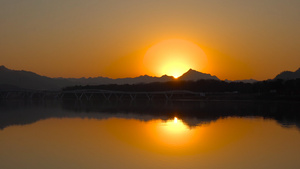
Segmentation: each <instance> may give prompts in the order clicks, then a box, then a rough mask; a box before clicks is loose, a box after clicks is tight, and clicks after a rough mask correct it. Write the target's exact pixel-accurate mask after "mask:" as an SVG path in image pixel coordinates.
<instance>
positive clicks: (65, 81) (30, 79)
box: [0, 66, 219, 90]
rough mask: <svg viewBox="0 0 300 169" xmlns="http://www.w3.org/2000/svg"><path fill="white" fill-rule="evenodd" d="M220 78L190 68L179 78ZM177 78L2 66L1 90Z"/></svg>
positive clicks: (164, 80)
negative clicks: (46, 72)
mask: <svg viewBox="0 0 300 169" xmlns="http://www.w3.org/2000/svg"><path fill="white" fill-rule="evenodd" d="M199 79H213V80H219V79H218V78H217V77H216V76H212V75H210V74H205V73H201V72H198V71H195V70H192V69H190V70H189V71H187V72H186V73H184V74H183V75H182V76H181V77H179V78H178V80H199ZM173 80H177V79H175V78H174V77H173V76H167V75H163V76H161V77H152V76H148V75H143V76H139V77H135V78H118V79H111V78H108V77H101V76H99V77H94V78H91V77H90V78H50V77H46V76H41V75H38V74H36V73H34V72H30V71H24V70H11V69H8V68H6V67H5V66H0V90H18V89H37V90H60V89H61V88H63V87H67V86H75V85H100V84H136V83H151V82H167V81H173Z"/></svg>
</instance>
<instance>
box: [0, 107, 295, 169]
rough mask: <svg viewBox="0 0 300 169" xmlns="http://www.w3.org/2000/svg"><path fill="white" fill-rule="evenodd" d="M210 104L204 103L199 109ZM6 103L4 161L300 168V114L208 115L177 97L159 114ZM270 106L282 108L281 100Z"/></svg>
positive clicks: (8, 167)
mask: <svg viewBox="0 0 300 169" xmlns="http://www.w3.org/2000/svg"><path fill="white" fill-rule="evenodd" d="M199 104H200V103H198V102H197V103H193V105H199ZM209 104H210V103H207V104H204V106H203V105H201V106H200V107H202V109H201V108H199V107H198V111H199V114H201V111H204V110H206V109H210V107H209V106H208V107H207V106H206V105H209ZM221 104H224V103H221ZM233 104H235V105H238V104H237V103H233ZM278 104H279V103H276V104H274V105H277V106H278ZM0 105H1V108H0V111H1V113H0V116H1V119H2V120H0V124H1V130H0V150H1V151H0V168H1V169H14V168H16V169H18V168H30V169H38V168H39V169H40V168H51V169H53V168H63V169H67V168H72V169H74V168H80V169H82V168H87V169H88V168H228V169H229V168H230V169H232V168H237V169H240V168H249V169H250V168H251V169H252V168H300V160H299V157H300V130H299V128H298V127H297V123H295V121H296V122H297V120H298V119H296V120H294V121H292V122H290V120H288V121H285V122H282V120H278V119H276V118H266V116H258V115H255V116H249V115H248V114H246V115H244V114H243V115H230V116H223V115H220V114H219V115H216V114H215V116H214V117H211V116H207V115H206V114H201V115H200V116H203V118H201V117H199V115H198V116H197V115H195V113H192V114H190V115H188V116H184V115H182V113H181V112H178V111H176V110H182V112H183V113H186V112H185V111H188V110H185V109H184V108H182V109H179V108H178V107H176V106H174V105H171V106H165V105H164V106H162V107H161V108H158V107H155V108H154V109H153V110H155V111H159V110H161V111H160V112H159V113H158V114H155V115H153V113H149V112H148V113H145V112H141V113H137V112H139V111H141V110H142V109H140V108H138V109H137V108H136V107H134V106H133V107H131V108H130V107H129V108H124V107H122V106H119V107H121V108H118V110H113V111H112V110H111V109H109V108H107V107H106V108H105V110H106V111H104V110H103V109H98V111H97V108H95V107H94V108H93V106H91V105H89V106H87V105H84V106H83V105H81V106H79V107H75V108H74V106H75V105H78V104H77V103H76V104H74V105H69V104H68V105H65V104H62V103H42V104H41V103H20V102H13V103H11V102H10V103H7V102H5V103H2V104H0ZM175 105H178V104H175ZM213 105H215V106H220V103H213ZM255 105H257V104H256V103H255ZM263 105H265V103H263ZM282 105H283V104H282ZM269 106H270V105H269ZM289 106H290V105H289ZM72 107H73V108H72ZM100 107H103V106H100ZM112 107H116V105H113V106H112ZM137 107H138V106H137ZM142 107H144V108H145V106H144V105H143V106H142ZM150 107H151V106H150ZM170 107H171V108H170ZM181 107H184V106H181ZM204 107H206V108H204ZM221 107H222V106H221ZM250 107H252V106H251V105H250ZM262 107H264V106H262ZM267 107H268V106H267ZM146 108H147V110H149V107H146ZM189 108H190V107H189ZM196 108H197V107H196ZM244 108H247V106H246V107H245V106H237V107H236V108H234V109H237V110H238V111H240V110H243V109H244ZM222 109H223V108H222ZM274 109H275V110H274ZM287 109H288V108H287ZM259 110H264V111H266V109H264V108H263V109H259ZM268 110H270V111H271V112H272V111H273V113H277V114H278V113H279V114H280V112H279V111H278V108H274V107H270V109H268ZM293 110H294V109H293V108H292V109H291V107H289V112H290V111H293ZM296 110H297V109H296ZM221 111H222V110H221ZM223 111H227V110H226V109H225V110H224V109H223ZM228 111H229V110H228ZM245 111H246V110H245ZM274 111H275V112H274ZM146 112H147V111H146ZM164 112H166V113H164ZM266 112H267V113H270V112H268V111H266ZM254 114H257V112H256V113H255V112H254ZM273 115H274V114H273ZM271 117H273V116H271ZM283 117H284V116H283ZM296 117H298V116H296ZM286 119H290V116H288V117H286Z"/></svg>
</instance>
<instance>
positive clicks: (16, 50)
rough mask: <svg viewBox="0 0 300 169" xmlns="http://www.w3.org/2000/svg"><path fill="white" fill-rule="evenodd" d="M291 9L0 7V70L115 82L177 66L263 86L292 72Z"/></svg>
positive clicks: (238, 5) (284, 1)
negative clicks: (250, 79) (280, 74)
mask: <svg viewBox="0 0 300 169" xmlns="http://www.w3.org/2000/svg"><path fill="white" fill-rule="evenodd" d="M299 9H300V1H299V0H246V1H241V0H184V1H183V0H182V1H181V0H107V1H104V0H63V1H62V0H26V1H25V0H0V65H5V66H6V67H8V68H10V69H16V70H29V71H33V72H36V73H38V74H41V75H45V76H49V77H96V76H106V77H111V78H122V77H136V76H139V75H144V74H148V75H152V76H161V75H163V74H168V75H171V74H172V72H171V71H169V70H171V69H174V67H176V66H178V65H179V64H184V65H179V66H178V67H182V69H184V70H185V69H188V68H192V69H195V70H198V71H201V72H204V73H210V74H212V75H216V76H217V77H219V78H220V79H222V80H224V79H230V80H237V79H249V78H254V79H257V80H265V79H270V78H274V77H275V76H276V75H277V74H278V73H280V72H281V71H284V70H291V71H295V70H296V69H298V68H299V67H300V19H299V18H300V10H299ZM181 48H182V49H181ZM173 49H174V51H175V52H173ZM176 50H178V51H182V54H181V58H179V59H178V57H179V56H177V54H178V52H177V51H176ZM168 52H169V53H168ZM157 53H164V54H161V56H160V55H159V56H158V54H157ZM179 53H180V52H179ZM191 55H193V56H191ZM194 55H195V56H194ZM182 58H185V59H182ZM163 60H164V62H163ZM171 67H172V68H171ZM172 71H173V70H172Z"/></svg>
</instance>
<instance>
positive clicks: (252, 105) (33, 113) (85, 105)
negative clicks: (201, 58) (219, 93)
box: [0, 100, 300, 129]
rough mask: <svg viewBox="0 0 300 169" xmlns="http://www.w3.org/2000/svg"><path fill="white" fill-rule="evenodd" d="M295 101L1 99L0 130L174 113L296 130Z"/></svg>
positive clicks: (193, 122)
mask: <svg viewBox="0 0 300 169" xmlns="http://www.w3.org/2000/svg"><path fill="white" fill-rule="evenodd" d="M299 112H300V106H299V103H298V102H280V101H275V102H272V101H269V102H267V101H184V102H180V101H179V102H91V101H90V102H78V101H74V100H70V101H63V102H61V101H42V102H32V101H1V102H0V129H3V128H5V127H7V126H10V125H22V124H29V123H33V122H36V121H38V120H41V119H47V118H63V117H81V118H96V119H107V118H112V117H120V118H128V119H132V118H133V119H138V120H142V121H149V120H153V119H161V120H168V119H170V118H174V117H175V116H176V117H178V118H180V119H182V121H183V122H184V123H185V124H187V125H188V126H190V127H192V126H197V125H199V124H203V123H209V122H211V121H215V120H217V119H219V118H226V117H262V118H266V119H274V120H276V121H277V122H278V123H279V124H280V125H282V126H284V127H291V126H296V127H297V128H299V129H300V113H299Z"/></svg>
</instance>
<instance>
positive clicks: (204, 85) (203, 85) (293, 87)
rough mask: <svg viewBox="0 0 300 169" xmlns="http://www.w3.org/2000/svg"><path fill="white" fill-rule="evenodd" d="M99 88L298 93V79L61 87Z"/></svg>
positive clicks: (138, 90)
mask: <svg viewBox="0 0 300 169" xmlns="http://www.w3.org/2000/svg"><path fill="white" fill-rule="evenodd" d="M82 89H100V90H114V91H136V92H142V91H147V92H149V91H170V90H189V91H194V92H211V93H219V92H236V93H278V94H285V95H299V94H300V79H294V80H287V81H285V80H281V79H278V80H266V81H260V82H256V83H252V84H251V83H243V82H225V81H218V80H198V81H170V82H154V83H147V84H144V83H140V84H124V85H117V84H109V85H87V86H71V87H65V88H63V90H64V91H69V90H82Z"/></svg>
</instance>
